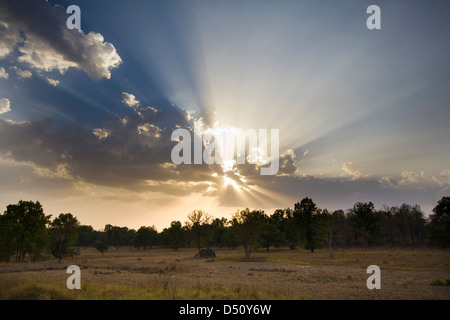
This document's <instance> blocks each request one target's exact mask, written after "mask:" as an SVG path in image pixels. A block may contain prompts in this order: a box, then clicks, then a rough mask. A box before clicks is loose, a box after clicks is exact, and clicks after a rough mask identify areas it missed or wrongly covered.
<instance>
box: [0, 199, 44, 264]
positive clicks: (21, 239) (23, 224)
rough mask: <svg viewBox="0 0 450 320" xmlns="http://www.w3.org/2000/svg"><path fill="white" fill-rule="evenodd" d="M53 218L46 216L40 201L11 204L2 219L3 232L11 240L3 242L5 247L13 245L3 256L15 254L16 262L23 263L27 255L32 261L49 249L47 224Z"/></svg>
mask: <svg viewBox="0 0 450 320" xmlns="http://www.w3.org/2000/svg"><path fill="white" fill-rule="evenodd" d="M50 217H51V216H46V215H45V214H44V210H43V209H42V206H41V204H40V203H39V201H36V202H33V201H22V200H20V201H19V203H18V204H10V205H8V206H7V207H6V211H5V213H4V215H3V217H2V219H1V222H2V224H4V225H3V227H2V229H3V230H2V231H4V232H5V234H4V235H2V236H1V237H4V236H5V235H7V236H8V237H10V239H9V240H2V241H0V243H3V245H5V244H8V245H11V247H10V248H9V249H6V250H4V251H3V252H4V253H2V255H5V256H6V255H7V254H10V253H13V254H15V256H16V261H23V260H24V258H25V256H26V255H27V254H29V255H30V257H31V259H32V260H36V258H37V257H39V256H40V254H41V253H42V252H43V250H44V249H45V248H46V247H47V241H48V234H47V228H46V227H47V224H48V223H49V221H50Z"/></svg>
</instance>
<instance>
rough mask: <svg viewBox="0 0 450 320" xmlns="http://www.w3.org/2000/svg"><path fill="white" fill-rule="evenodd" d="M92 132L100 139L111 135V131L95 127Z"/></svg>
mask: <svg viewBox="0 0 450 320" xmlns="http://www.w3.org/2000/svg"><path fill="white" fill-rule="evenodd" d="M92 133H93V134H94V135H95V136H97V137H98V138H99V139H100V140H102V139H105V138H106V137H108V136H109V131H108V130H105V129H101V128H99V129H94V131H92Z"/></svg>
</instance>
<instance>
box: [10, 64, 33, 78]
mask: <svg viewBox="0 0 450 320" xmlns="http://www.w3.org/2000/svg"><path fill="white" fill-rule="evenodd" d="M9 68H10V69H11V70H13V71H15V72H16V74H17V76H18V77H19V78H22V79H29V78H31V77H32V76H33V74H32V73H31V72H30V71H28V70H22V69H20V68H18V67H16V66H12V67H9Z"/></svg>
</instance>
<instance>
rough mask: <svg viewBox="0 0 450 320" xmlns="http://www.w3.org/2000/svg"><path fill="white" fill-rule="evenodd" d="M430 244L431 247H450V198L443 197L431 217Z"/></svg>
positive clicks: (429, 227)
mask: <svg viewBox="0 0 450 320" xmlns="http://www.w3.org/2000/svg"><path fill="white" fill-rule="evenodd" d="M428 242H429V243H430V244H431V245H435V246H440V247H450V197H442V199H441V200H439V201H438V203H437V205H436V206H435V207H434V208H433V214H431V215H430V217H429V225H428Z"/></svg>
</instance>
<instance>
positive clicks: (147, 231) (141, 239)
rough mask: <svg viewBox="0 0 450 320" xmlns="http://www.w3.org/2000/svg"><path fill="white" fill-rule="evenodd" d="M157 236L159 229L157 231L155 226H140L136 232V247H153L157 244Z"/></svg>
mask: <svg viewBox="0 0 450 320" xmlns="http://www.w3.org/2000/svg"><path fill="white" fill-rule="evenodd" d="M157 237H158V231H156V228H155V226H152V227H140V228H139V230H138V231H137V232H136V239H135V247H136V248H137V249H139V248H140V247H144V250H145V249H146V248H147V247H150V249H151V248H152V246H153V245H154V244H155V242H156V239H157Z"/></svg>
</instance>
